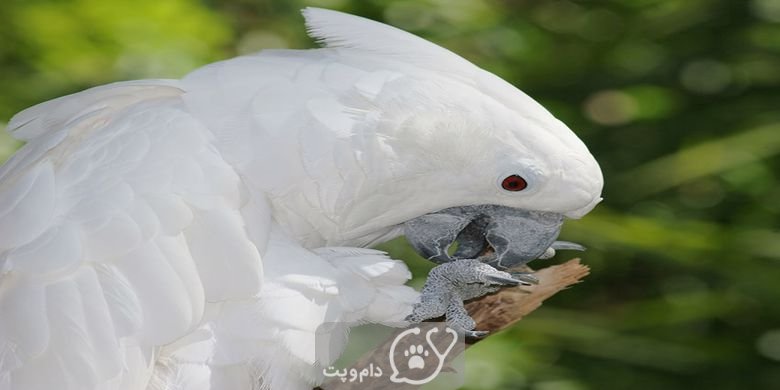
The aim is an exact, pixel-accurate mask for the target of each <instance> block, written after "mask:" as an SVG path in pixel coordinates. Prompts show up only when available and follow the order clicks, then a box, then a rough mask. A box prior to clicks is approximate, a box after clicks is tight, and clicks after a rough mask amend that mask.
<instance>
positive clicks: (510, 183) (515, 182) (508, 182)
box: [501, 175, 528, 191]
mask: <svg viewBox="0 0 780 390" xmlns="http://www.w3.org/2000/svg"><path fill="white" fill-rule="evenodd" d="M525 187H528V183H527V182H526V181H525V179H523V178H522V177H520V176H518V175H512V176H507V177H506V179H504V180H503V181H502V182H501V188H503V189H505V190H507V191H522V190H524V189H525Z"/></svg>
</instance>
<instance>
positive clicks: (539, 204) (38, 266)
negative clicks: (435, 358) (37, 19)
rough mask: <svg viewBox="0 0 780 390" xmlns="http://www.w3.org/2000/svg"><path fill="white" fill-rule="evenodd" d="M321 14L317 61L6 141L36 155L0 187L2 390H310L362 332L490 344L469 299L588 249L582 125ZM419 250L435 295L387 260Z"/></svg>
mask: <svg viewBox="0 0 780 390" xmlns="http://www.w3.org/2000/svg"><path fill="white" fill-rule="evenodd" d="M302 13H303V16H304V19H305V24H306V28H307V31H308V34H309V35H310V36H311V37H312V38H313V39H314V40H315V41H317V42H318V43H320V44H321V47H319V48H315V49H307V50H291V49H274V50H263V51H260V52H259V53H255V54H250V55H244V56H239V57H236V58H232V59H228V60H225V61H221V62H216V63H212V64H209V65H205V66H203V67H201V68H199V69H196V70H194V71H192V72H191V73H189V74H187V75H185V76H184V77H182V78H180V79H147V80H135V81H124V82H117V83H113V84H108V85H103V86H98V87H94V88H91V89H87V90H84V91H81V92H77V93H75V94H72V95H68V96H64V97H60V98H57V99H53V100H50V101H47V102H43V103H40V104H38V105H36V106H33V107H31V108H28V109H26V110H24V111H21V112H20V113H18V114H17V115H15V116H14V117H13V118H12V119H11V120H10V121H9V123H8V126H7V130H8V131H9V132H10V133H11V135H12V136H13V137H14V138H16V139H18V140H21V141H23V142H24V143H25V144H24V146H23V147H22V148H20V149H19V150H18V151H17V153H15V154H14V155H13V156H12V157H11V158H10V159H9V160H8V161H7V162H6V163H5V164H4V165H3V166H2V167H1V168H0V390H42V389H47V390H51V389H61V390H93V389H94V390H147V389H148V390H165V389H185V390H209V389H210V390H233V389H236V390H244V389H246V390H259V389H262V390H268V389H285V390H286V389H310V388H311V387H312V386H313V385H316V384H317V383H319V381H321V380H322V375H321V374H320V373H321V372H322V369H323V368H324V367H327V366H328V365H329V364H332V362H333V361H335V359H336V358H337V357H338V355H339V354H340V353H341V350H342V348H343V346H344V345H345V344H346V342H347V341H348V338H349V329H350V327H352V326H355V325H356V324H368V323H371V324H392V323H398V322H399V321H400V322H403V323H415V322H419V321H424V320H427V319H431V318H435V317H438V316H445V317H446V321H447V323H448V324H450V325H451V326H452V327H453V328H457V329H459V330H460V331H462V332H464V333H465V334H466V335H468V336H471V337H481V336H484V332H479V331H475V330H474V329H475V324H474V322H473V320H472V319H471V318H470V317H469V316H468V313H467V312H466V311H465V309H464V308H463V301H464V300H467V299H471V298H474V297H478V296H481V295H484V294H487V293H490V292H493V291H496V290H498V289H499V288H504V287H507V286H517V285H523V284H529V283H534V282H535V280H534V279H535V278H534V277H533V275H531V274H527V273H518V272H513V271H512V270H513V268H516V267H517V266H519V265H523V264H525V263H527V262H529V261H531V260H534V259H538V258H549V257H551V256H552V255H554V254H555V250H565V249H577V250H581V249H583V248H582V247H581V246H580V245H579V244H575V243H569V242H565V241H557V240H556V238H557V236H558V234H559V232H560V229H561V226H562V224H563V222H564V220H565V219H578V218H581V217H582V216H584V215H585V214H587V213H588V212H589V211H591V210H592V209H593V208H594V207H595V206H596V204H597V203H599V202H600V201H601V190H602V186H603V178H602V174H601V170H600V168H599V165H598V163H597V162H596V160H595V158H594V157H593V155H592V154H591V153H590V152H589V150H588V149H587V147H586V146H585V144H584V143H583V142H582V141H581V140H580V139H579V138H578V137H577V135H575V133H574V132H573V131H572V130H570V129H569V128H568V127H567V126H566V125H565V124H564V123H562V122H561V121H560V120H558V119H556V118H555V117H554V116H553V115H552V114H551V113H550V112H549V111H547V110H546V109H545V108H544V107H543V106H542V105H540V104H539V103H537V102H536V101H535V100H533V99H532V98H531V97H529V96H528V95H526V94H525V93H523V92H521V91H520V90H519V89H517V88H516V87H514V86H513V85H511V84H509V83H508V82H506V81H504V80H502V79H501V78H499V77H498V76H495V75H493V74H491V73H489V72H487V71H485V70H483V69H481V68H479V67H478V66H476V65H474V64H472V63H471V62H469V61H468V60H466V59H464V58H462V57H460V56H458V55H457V54H455V53H453V52H451V51H449V50H447V49H445V48H443V47H440V46H438V45H436V44H433V43H431V42H429V41H427V40H424V39H422V38H420V37H417V36H415V35H413V34H411V33H408V32H405V31H402V30H400V29H396V28H394V27H391V26H389V25H385V24H382V23H379V22H376V21H372V20H369V19H365V18H362V17H358V16H354V15H350V14H345V13H341V12H337V11H332V10H326V9H319V8H306V9H304V10H303V11H302ZM404 235H405V236H406V237H407V240H408V241H409V242H410V244H411V246H412V247H413V248H414V249H415V250H416V251H417V252H419V253H420V255H421V256H422V257H424V258H426V259H429V260H431V261H433V262H434V263H436V264H437V265H436V268H434V269H433V270H432V271H431V273H430V275H429V277H428V280H427V281H426V283H425V286H424V287H423V289H422V291H420V292H417V291H415V290H414V289H412V288H411V287H409V286H407V281H408V280H409V279H410V277H411V274H410V271H409V269H408V268H407V267H406V265H405V263H404V262H402V261H400V260H396V259H392V258H390V257H389V256H388V255H387V254H386V253H385V252H382V251H379V250H375V249H371V247H374V246H376V245H377V244H380V243H383V242H387V241H389V240H392V239H394V238H397V237H400V236H404ZM455 246H457V249H456V250H454V252H453V251H452V249H453V248H455ZM451 252H452V254H450V253H451ZM325 323H335V324H338V325H337V326H331V327H328V328H327V329H325V330H323V329H320V328H319V327H320V325H322V324H325ZM318 329H319V330H318ZM315 336H316V337H327V338H328V340H330V345H332V346H333V348H332V350H330V352H327V353H318V352H316V351H315V348H314V342H315Z"/></svg>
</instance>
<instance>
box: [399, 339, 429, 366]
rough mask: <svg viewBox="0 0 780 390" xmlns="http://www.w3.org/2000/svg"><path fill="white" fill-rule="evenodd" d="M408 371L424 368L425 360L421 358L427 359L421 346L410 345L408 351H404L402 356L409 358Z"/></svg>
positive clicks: (426, 354) (425, 352)
mask: <svg viewBox="0 0 780 390" xmlns="http://www.w3.org/2000/svg"><path fill="white" fill-rule="evenodd" d="M409 355H411V356H412V357H410V358H409V369H410V370H411V369H412V368H425V360H423V358H422V356H423V355H424V356H425V357H428V351H426V350H425V348H424V347H423V346H422V344H421V345H412V346H411V347H409V350H407V351H404V356H406V357H409Z"/></svg>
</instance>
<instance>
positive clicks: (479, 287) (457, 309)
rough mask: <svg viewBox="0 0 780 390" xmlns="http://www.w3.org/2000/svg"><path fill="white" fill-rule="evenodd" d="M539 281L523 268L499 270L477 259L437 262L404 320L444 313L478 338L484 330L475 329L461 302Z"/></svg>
mask: <svg viewBox="0 0 780 390" xmlns="http://www.w3.org/2000/svg"><path fill="white" fill-rule="evenodd" d="M537 283H539V280H538V279H536V277H534V276H533V275H532V274H530V273H527V272H515V273H508V272H504V271H499V270H497V269H495V268H493V267H491V266H490V265H487V264H485V263H483V262H481V261H479V260H456V261H452V262H448V263H444V264H441V265H439V266H437V267H435V268H433V269H432V270H431V272H430V273H429V274H428V279H427V280H426V281H425V286H424V287H423V289H422V292H421V294H420V302H419V303H417V304H415V305H414V308H413V309H412V314H410V315H409V316H408V317H407V318H406V320H407V321H409V322H422V321H425V320H428V319H431V318H436V317H441V316H446V319H447V324H448V325H449V327H450V328H452V329H454V330H456V331H459V332H463V333H464V334H465V335H466V337H471V338H480V337H484V336H486V335H487V334H488V332H485V331H475V330H474V328H475V327H476V323H475V322H474V320H473V319H472V318H471V316H469V314H468V312H466V308H465V307H464V306H463V302H464V301H467V300H469V299H473V298H478V297H481V296H483V295H486V294H490V293H493V292H496V291H498V290H500V289H501V288H504V287H515V286H520V285H524V286H530V285H532V284H537Z"/></svg>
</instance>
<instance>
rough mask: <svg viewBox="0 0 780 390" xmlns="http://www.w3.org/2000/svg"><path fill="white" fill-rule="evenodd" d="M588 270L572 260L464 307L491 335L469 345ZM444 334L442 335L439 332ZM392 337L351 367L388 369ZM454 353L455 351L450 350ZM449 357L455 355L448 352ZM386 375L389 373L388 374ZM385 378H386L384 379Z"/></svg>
mask: <svg viewBox="0 0 780 390" xmlns="http://www.w3.org/2000/svg"><path fill="white" fill-rule="evenodd" d="M589 272H590V269H589V268H588V267H587V266H586V265H583V264H581V263H580V259H572V260H569V261H568V262H566V263H563V264H560V265H553V266H550V267H547V268H543V269H541V270H539V271H536V273H535V274H534V275H535V276H536V277H537V278H538V279H539V284H538V285H536V286H530V287H522V288H506V289H503V290H501V291H499V292H498V293H496V294H492V295H487V296H484V297H482V298H479V299H476V300H474V301H472V302H469V303H467V304H466V309H467V310H468V312H469V314H470V315H471V317H472V318H473V319H474V320H475V321H476V322H477V330H487V331H490V334H489V335H488V336H487V337H485V338H483V339H478V340H467V342H469V341H470V344H467V345H466V347H469V346H470V345H473V344H475V343H476V342H479V341H481V340H485V339H487V338H488V337H490V336H491V335H494V334H496V333H497V332H499V331H501V330H503V329H506V328H508V327H509V326H511V325H512V324H514V323H516V322H518V321H520V320H521V319H522V318H523V317H525V316H526V315H528V314H530V313H531V312H532V311H534V310H536V309H537V308H539V306H541V305H542V302H543V301H544V300H546V299H547V298H549V297H551V296H553V295H555V294H556V293H558V292H559V291H561V290H563V289H565V288H567V287H569V286H571V285H573V284H576V283H578V282H579V281H580V280H581V279H582V278H584V277H585V276H587V275H588V273H589ZM441 333H443V332H441ZM391 343H392V338H390V339H389V340H388V341H387V342H385V343H384V344H383V345H381V346H380V347H379V348H377V349H376V350H374V351H372V352H370V353H368V354H366V355H365V356H363V357H362V358H360V359H359V360H358V361H357V363H355V364H354V365H353V366H352V367H353V368H356V369H357V370H358V371H359V370H360V369H362V368H364V367H368V366H369V364H371V363H376V364H377V365H380V366H382V367H388V364H387V361H382V359H385V360H387V359H386V358H385V357H387V356H389V351H390V345H391ZM453 352H456V351H453ZM450 355H451V356H456V354H455V353H451V354H450ZM387 375H389V374H387ZM387 375H386V376H387ZM418 387H419V386H415V385H409V384H399V383H389V382H388V381H387V380H384V381H377V382H376V383H366V382H363V383H358V382H352V383H350V382H346V383H342V382H341V381H338V380H331V381H329V382H327V383H325V384H323V385H322V386H321V387H317V388H315V390H322V389H327V390H335V389H338V390H346V389H367V388H370V389H378V390H381V389H393V390H396V389H417V388H418Z"/></svg>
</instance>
